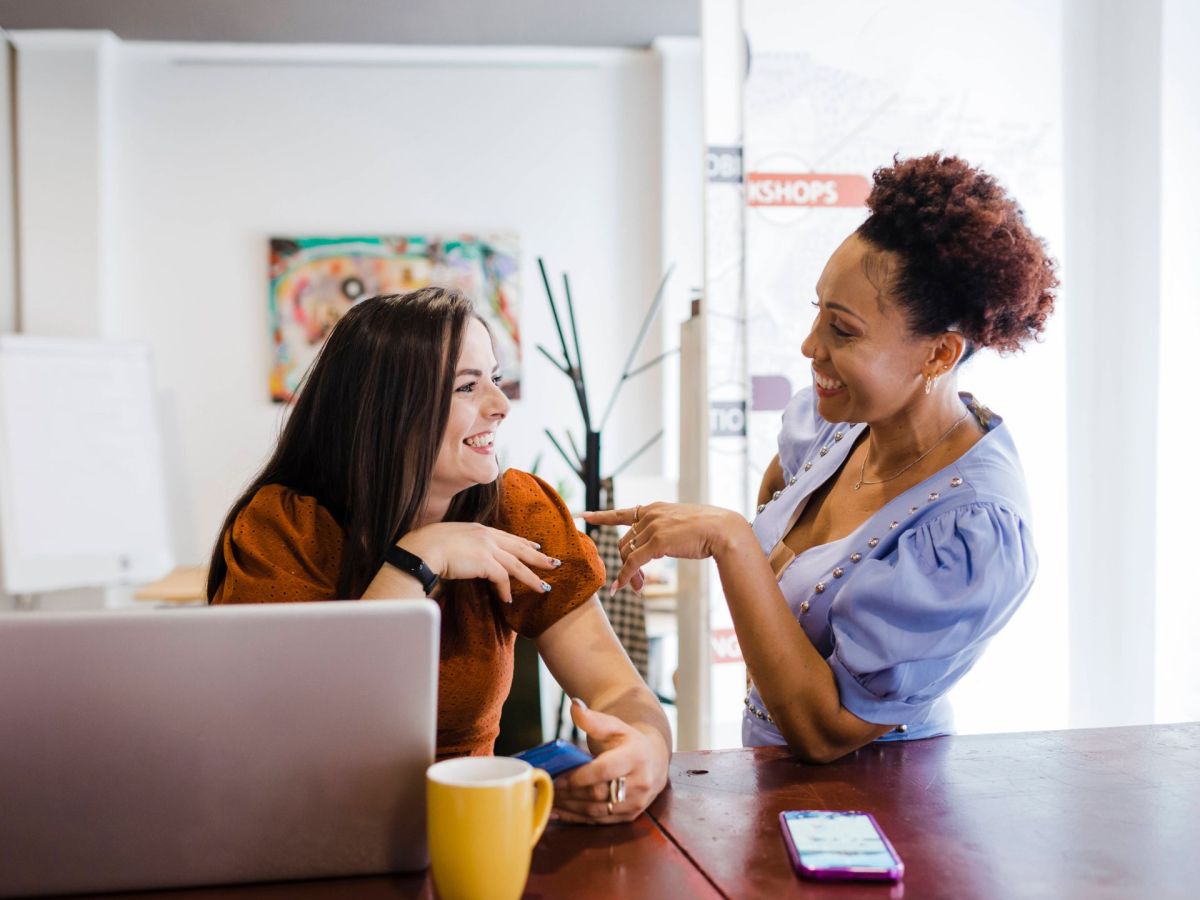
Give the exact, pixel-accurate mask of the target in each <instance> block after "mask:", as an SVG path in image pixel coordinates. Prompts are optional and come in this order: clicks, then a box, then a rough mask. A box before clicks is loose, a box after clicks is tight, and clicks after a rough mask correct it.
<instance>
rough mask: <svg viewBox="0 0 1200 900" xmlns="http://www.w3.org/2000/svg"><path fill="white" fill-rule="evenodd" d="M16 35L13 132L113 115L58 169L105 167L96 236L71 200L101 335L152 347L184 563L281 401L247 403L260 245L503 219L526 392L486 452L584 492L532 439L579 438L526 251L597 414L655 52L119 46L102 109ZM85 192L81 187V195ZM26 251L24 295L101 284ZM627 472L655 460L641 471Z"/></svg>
mask: <svg viewBox="0 0 1200 900" xmlns="http://www.w3.org/2000/svg"><path fill="white" fill-rule="evenodd" d="M32 37H33V36H29V40H28V41H27V40H26V37H25V36H23V35H22V34H20V33H18V34H17V36H16V40H17V44H18V47H19V48H20V51H21V52H20V58H19V63H20V75H21V83H22V97H23V98H24V103H25V104H26V105H27V106H28V107H29V108H30V109H38V110H41V113H42V114H41V116H40V117H39V118H37V119H36V120H31V122H29V123H23V125H22V130H21V140H22V144H23V145H36V146H38V147H48V148H53V150H52V151H51V150H47V151H46V152H64V151H63V150H62V148H61V147H59V146H58V145H57V142H56V140H55V138H56V136H57V134H58V128H59V125H58V122H60V121H61V119H60V115H61V113H62V110H63V109H64V108H65V107H64V104H66V105H67V106H66V108H70V104H72V103H79V104H82V105H83V106H84V107H85V109H84V110H83V118H84V119H85V120H88V121H89V123H90V119H88V110H87V109H86V107H87V106H88V104H89V103H90V104H92V107H93V108H94V109H99V110H102V111H103V112H102V115H101V118H102V124H103V125H104V126H106V127H107V128H108V131H107V138H106V141H107V142H106V143H104V144H103V146H102V147H101V148H100V149H99V150H98V151H96V154H95V155H96V157H97V158H98V159H99V160H108V163H109V164H110V165H111V169H105V168H104V166H103V165H100V164H97V165H96V166H93V165H92V162H89V161H88V160H83V161H71V162H70V163H69V166H68V168H67V170H66V171H67V172H68V173H70V172H76V171H79V170H81V169H83V170H85V171H88V172H91V171H100V172H101V173H102V174H101V175H99V176H98V177H97V178H96V181H97V185H96V186H95V187H96V190H98V191H99V193H100V195H101V196H102V198H103V202H102V207H103V209H102V212H101V215H103V216H106V217H108V221H109V222H110V223H111V227H110V228H107V229H100V228H97V227H96V226H95V224H94V223H95V222H96V221H97V219H96V216H95V215H93V214H92V212H91V210H90V207H89V210H88V216H87V219H86V222H85V223H84V224H83V225H81V226H79V227H80V228H81V230H86V229H88V228H92V229H93V230H94V231H95V232H97V234H96V235H95V237H96V239H97V240H98V239H99V238H103V239H104V240H105V241H106V243H105V244H104V249H103V251H102V252H101V253H100V255H99V263H98V264H97V265H103V266H108V267H110V272H109V274H108V276H107V277H108V279H109V280H108V284H109V285H110V286H111V287H110V290H109V291H108V292H107V293H106V294H105V295H104V296H103V298H102V299H100V300H99V301H98V309H99V312H98V313H97V316H96V320H95V322H96V325H97V328H98V333H102V334H105V335H108V336H113V337H129V338H138V339H144V340H147V341H149V342H150V344H151V346H152V347H153V349H154V352H155V355H156V362H157V367H158V377H159V383H160V387H161V390H162V392H163V394H164V403H163V410H164V413H165V421H164V423H163V424H164V430H165V433H166V434H165V439H166V448H167V449H166V452H167V455H168V460H167V463H168V467H169V480H170V482H171V484H172V485H173V489H174V496H173V498H172V499H173V505H174V520H173V523H174V528H175V532H176V533H175V535H174V537H175V544H176V547H177V550H178V556H179V558H180V561H181V562H201V561H203V560H204V559H205V557H206V555H207V553H208V551H209V548H210V546H211V542H212V540H213V538H214V536H215V533H216V529H217V527H218V525H219V523H220V520H221V517H222V515H223V514H224V512H225V510H226V508H227V506H228V505H229V503H230V502H231V501H232V500H233V498H234V496H235V495H236V493H237V492H238V490H239V487H240V486H241V485H242V484H243V483H244V482H245V481H246V480H247V479H248V478H249V477H250V476H251V475H252V473H253V472H254V470H255V468H256V467H257V466H258V465H259V464H260V463H261V462H262V460H263V459H264V456H265V454H266V453H267V452H268V450H269V449H270V447H271V445H272V441H273V439H274V437H275V435H276V433H277V428H278V424H279V421H280V407H278V406H274V405H272V404H270V403H269V402H267V400H266V397H267V382H266V375H267V370H268V365H269V359H270V345H269V341H268V334H267V305H266V301H267V277H266V255H267V238H268V237H269V236H271V235H290V234H291V235H306V234H330V235H334V234H338V233H343V232H354V233H374V232H378V233H393V234H394V233H406V232H414V233H419V232H423V231H462V230H465V231H486V230H489V229H495V228H504V229H513V230H515V231H516V232H517V233H518V234H519V236H520V240H521V253H522V291H523V296H522V299H521V304H522V306H521V326H522V329H523V332H524V336H523V337H524V372H523V384H522V391H523V399H522V400H521V402H519V403H518V404H516V405H515V406H514V409H513V413H512V415H511V417H510V419H509V422H508V424H507V425H506V427H505V431H504V432H502V438H503V444H504V446H503V449H502V451H501V454H502V459H503V460H504V461H505V462H507V463H508V464H509V465H513V466H518V467H528V466H530V464H531V463H532V462H533V460H534V458H535V456H536V455H537V454H538V453H539V452H541V451H547V452H546V453H545V456H544V464H543V473H544V474H547V475H548V477H550V478H551V480H552V481H557V480H559V479H562V480H563V481H564V482H565V483H566V484H567V485H568V486H569V488H570V489H571V490H572V491H573V497H572V498H571V499H572V500H574V501H576V503H579V504H581V503H582V490H581V488H580V487H579V485H578V483H577V482H576V481H574V480H573V479H571V478H570V476H568V475H567V474H566V471H565V468H564V467H563V466H562V465H561V464H559V463H558V461H557V458H556V457H555V456H554V454H553V451H552V450H550V449H549V446H548V442H547V441H546V439H545V437H544V436H543V435H542V428H543V427H545V426H547V425H556V426H557V425H559V424H570V425H571V427H572V428H574V429H575V430H576V435H577V436H578V434H579V431H578V425H577V424H576V423H577V421H578V417H577V414H576V412H575V404H574V401H573V399H572V394H571V392H570V391H569V390H568V388H567V384H566V380H565V379H564V378H563V377H562V376H561V375H560V374H558V373H556V372H555V371H554V370H553V369H552V368H551V367H550V365H549V364H548V363H547V362H545V360H543V359H542V358H541V356H540V355H539V354H537V353H535V352H534V350H533V346H534V344H535V343H539V342H540V343H545V344H547V345H548V346H549V347H551V348H552V349H553V348H554V347H555V345H556V339H555V338H554V332H553V326H552V324H551V320H550V316H549V312H548V309H547V307H546V303H545V299H544V296H543V291H542V287H541V282H540V279H539V278H538V277H537V269H536V265H535V258H536V256H538V255H542V256H544V257H545V258H546V261H547V265H548V267H549V269H550V270H551V272H552V274H553V275H554V276H556V277H559V276H560V273H561V272H562V270H564V269H565V270H567V271H568V272H569V273H570V275H571V284H572V293H573V296H574V299H575V301H576V304H577V306H578V307H579V312H580V314H581V319H582V321H581V323H580V332H581V336H582V340H583V342H584V349H583V358H584V362H585V365H586V366H587V368H588V371H589V377H590V380H591V382H592V386H593V400H592V402H593V406H596V405H601V406H602V405H603V401H604V400H606V399H607V396H608V393H609V391H610V390H611V387H612V384H613V382H614V381H615V378H616V376H617V374H618V371H619V366H620V363H621V361H622V360H623V357H624V355H625V352H626V351H627V348H628V347H629V345H630V342H631V341H632V339H633V335H634V332H635V329H636V326H637V324H638V322H639V321H640V312H641V311H642V310H643V309H644V308H645V304H646V303H647V302H648V300H649V298H650V296H651V295H652V293H653V290H654V288H655V286H656V285H657V282H658V278H659V276H660V273H661V266H662V261H661V253H660V242H661V234H660V199H661V166H662V161H661V156H660V140H661V132H660V107H661V100H660V97H661V91H660V70H659V60H658V56H657V54H656V53H654V52H653V51H627V50H549V49H505V50H499V49H479V48H466V49H463V48H459V49H440V48H420V49H415V48H407V49H405V48H385V47H354V48H341V47H328V46H323V47H287V46H285V47H279V46H271V47H266V46H239V47H230V46H220V45H187V44H149V43H144V44H139V43H125V44H120V43H117V44H115V46H114V47H113V48H112V52H111V59H110V60H109V62H110V63H111V87H110V89H109V91H108V92H107V94H105V95H104V98H103V99H101V100H99V101H97V100H96V99H95V98H94V97H93V96H92V94H91V93H89V92H87V91H85V90H84V86H83V85H81V84H80V83H79V79H78V78H77V77H76V76H74V75H73V74H72V71H71V70H70V69H69V68H67V67H57V66H56V65H55V60H54V58H53V55H52V51H51V49H49V48H47V46H46V43H45V42H46V40H48V38H44V39H42V38H39V40H37V41H35V40H33V39H32ZM66 95H69V96H66ZM106 102H108V103H110V104H111V108H109V109H105V106H104V104H105V103H106ZM89 127H91V126H90V124H89ZM88 147H91V142H90V140H89V142H88ZM58 177H61V172H58V171H50V170H47V169H45V168H43V169H39V170H32V171H29V172H27V173H23V176H22V183H23V188H25V189H27V190H28V191H30V192H32V194H31V195H33V196H36V195H37V193H38V192H39V191H40V192H42V193H43V194H45V195H47V196H49V195H50V194H51V193H52V192H51V188H52V184H51V183H52V181H53V180H54V179H55V178H58ZM26 182H28V184H26ZM91 187H92V186H91V185H84V187H83V188H82V189H81V193H82V194H83V196H84V198H85V199H87V200H89V201H90V199H91V197H92V196H93V195H94V194H95V191H93V190H92V189H91ZM49 203H50V200H47V201H46V202H45V203H35V204H34V206H33V208H32V209H30V210H29V216H30V218H28V219H25V220H24V221H23V226H22V228H23V230H22V234H23V236H24V234H25V233H26V232H29V233H30V234H32V235H37V236H38V237H39V239H42V240H52V239H53V238H54V234H55V231H54V223H53V222H50V221H47V212H46V210H47V209H48V204H49ZM26 262H27V267H28V269H29V272H28V277H29V278H30V279H31V281H30V284H34V285H36V284H38V283H39V281H38V280H39V279H41V280H42V283H48V282H50V281H54V282H56V283H57V284H59V285H62V284H63V283H64V282H65V283H66V284H67V285H73V284H74V283H75V282H78V286H79V287H80V289H81V290H87V289H88V287H89V285H90V284H91V282H92V281H93V279H95V278H96V271H95V269H94V268H89V267H88V266H84V267H83V268H82V269H80V270H78V271H72V269H71V268H70V267H64V266H63V265H61V264H57V265H56V264H55V260H54V259H53V258H52V257H50V256H45V255H37V256H30V257H29V258H27V260H26ZM64 273H66V274H67V277H66V278H64ZM560 283H561V282H560V281H556V282H555V287H556V289H557V288H558V286H559V284H560ZM25 301H26V312H27V314H28V315H29V316H31V317H32V318H31V319H30V321H38V317H39V316H43V315H47V314H48V313H47V309H48V308H49V307H52V306H53V304H54V302H55V301H54V299H53V297H51V296H50V295H49V293H47V292H41V291H31V292H27V293H26V295H25ZM641 379H642V380H641V382H640V384H639V385H638V388H639V390H638V391H637V392H636V396H631V397H626V398H625V400H624V401H623V402H624V403H625V404H626V405H625V406H624V410H625V413H624V414H622V415H614V417H613V419H612V421H611V422H610V426H609V431H610V432H611V433H610V434H607V435H606V438H607V450H606V453H605V459H606V461H607V465H608V466H610V467H611V466H612V465H615V464H616V463H618V462H620V461H621V460H622V459H624V458H625V457H626V456H627V455H628V454H629V453H631V452H632V451H633V450H634V449H635V448H636V447H638V446H639V445H640V444H641V443H642V442H643V441H644V440H645V438H646V437H647V436H648V435H649V434H652V433H653V430H654V429H655V428H656V427H657V425H656V424H655V423H657V422H658V421H659V420H660V419H661V409H660V407H661V403H660V392H661V383H660V380H659V376H658V375H657V374H647V375H644V376H641ZM631 393H632V392H631ZM639 470H640V471H643V472H654V471H658V460H657V459H656V458H655V456H654V455H653V454H651V455H650V456H649V457H648V458H647V459H645V460H643V461H642V462H641V463H640V464H639V465H637V466H635V467H634V468H633V469H632V470H631V471H633V472H637V471H639Z"/></svg>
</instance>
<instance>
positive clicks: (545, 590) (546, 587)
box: [542, 581, 550, 594]
mask: <svg viewBox="0 0 1200 900" xmlns="http://www.w3.org/2000/svg"><path fill="white" fill-rule="evenodd" d="M542 593H543V594H548V593H550V585H548V584H546V582H544V581H543V582H542Z"/></svg>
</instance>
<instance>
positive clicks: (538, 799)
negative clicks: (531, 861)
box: [529, 769, 554, 850]
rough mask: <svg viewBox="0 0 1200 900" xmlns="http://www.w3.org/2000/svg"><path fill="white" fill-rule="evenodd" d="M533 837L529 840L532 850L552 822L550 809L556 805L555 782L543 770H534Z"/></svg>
mask: <svg viewBox="0 0 1200 900" xmlns="http://www.w3.org/2000/svg"><path fill="white" fill-rule="evenodd" d="M532 781H533V794H534V796H533V836H532V837H531V838H530V839H529V849H530V850H532V849H533V848H534V846H535V845H536V844H537V842H538V840H539V839H540V838H541V836H542V832H543V831H545V830H546V823H547V822H549V821H550V807H551V806H553V805H554V782H552V781H551V780H550V776H549V775H547V774H546V772H545V770H543V769H534V770H533V778H532Z"/></svg>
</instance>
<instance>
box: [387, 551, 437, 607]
mask: <svg viewBox="0 0 1200 900" xmlns="http://www.w3.org/2000/svg"><path fill="white" fill-rule="evenodd" d="M383 558H384V559H385V560H387V562H388V563H389V564H391V565H393V566H395V567H396V568H397V569H399V570H400V571H401V572H407V573H408V574H409V575H411V576H412V577H413V578H415V579H417V581H419V582H421V589H422V590H423V591H425V596H426V597H428V596H429V595H430V594H431V593H433V589H434V588H435V587H436V586H437V583H438V577H437V573H436V572H434V571H433V569H431V568H429V566H427V565H426V564H425V560H423V559H421V557H419V556H417V555H416V554H415V553H409V552H408V551H407V550H405V549H404V548H403V547H396V546H394V545H393V546H391V547H388V549H387V552H386V553H385V554H384V555H383Z"/></svg>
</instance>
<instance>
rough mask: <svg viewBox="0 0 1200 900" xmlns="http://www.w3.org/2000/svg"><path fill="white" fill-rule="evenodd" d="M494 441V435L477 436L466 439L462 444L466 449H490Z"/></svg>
mask: <svg viewBox="0 0 1200 900" xmlns="http://www.w3.org/2000/svg"><path fill="white" fill-rule="evenodd" d="M495 440H496V436H495V435H494V434H490V433H489V434H477V435H475V436H474V437H469V438H467V439H466V440H465V441H463V443H464V444H466V445H467V446H468V447H490V446H492V442H493V441H495Z"/></svg>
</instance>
